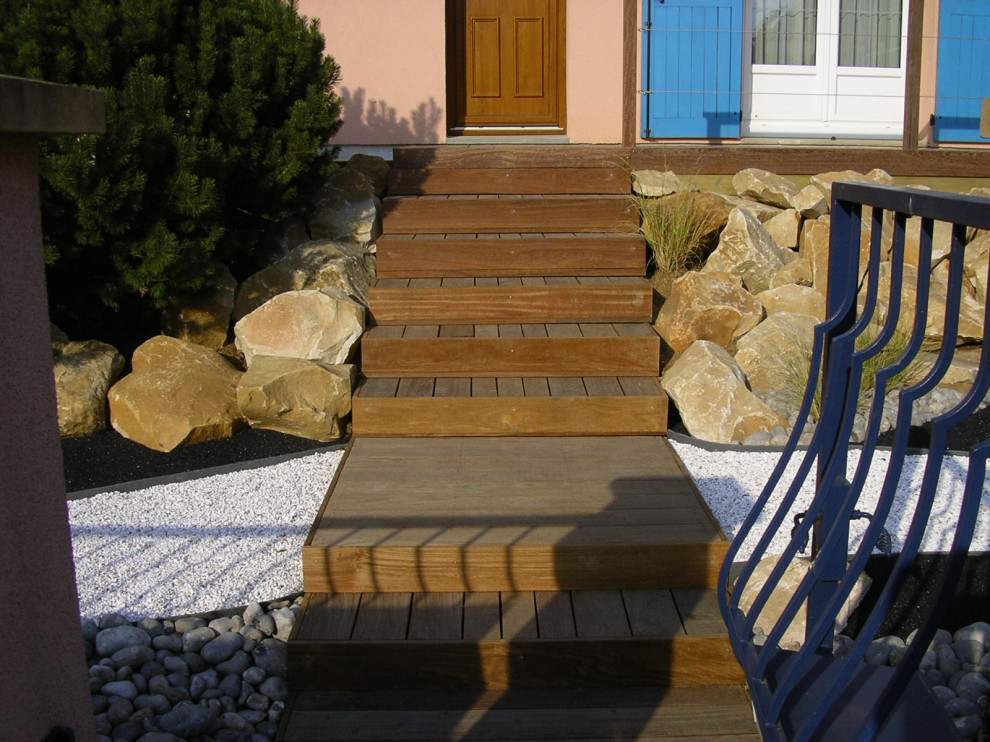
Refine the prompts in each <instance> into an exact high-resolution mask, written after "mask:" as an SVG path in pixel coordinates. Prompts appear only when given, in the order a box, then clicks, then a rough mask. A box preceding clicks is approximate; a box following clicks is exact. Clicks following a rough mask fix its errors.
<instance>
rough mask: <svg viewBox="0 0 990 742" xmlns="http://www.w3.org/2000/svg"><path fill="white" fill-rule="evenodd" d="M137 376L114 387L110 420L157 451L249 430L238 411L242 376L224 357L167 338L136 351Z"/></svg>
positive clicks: (110, 398)
mask: <svg viewBox="0 0 990 742" xmlns="http://www.w3.org/2000/svg"><path fill="white" fill-rule="evenodd" d="M131 366H132V368H133V371H132V373H130V374H128V375H127V376H125V377H124V378H123V379H121V380H120V381H118V382H117V383H116V384H114V385H113V387H112V388H111V389H110V393H109V395H108V397H109V400H110V422H111V424H112V425H113V427H114V429H116V430H117V432H118V433H120V434H121V435H122V436H124V437H125V438H130V439H131V440H133V441H136V442H137V443H140V444H141V445H143V446H147V447H148V448H153V449H155V450H157V451H171V450H173V449H175V448H177V447H178V446H183V445H187V444H190V443H198V442H200V441H205V440H215V439H220V438H229V437H230V436H232V435H233V434H234V433H235V432H236V431H237V430H238V429H240V428H241V427H243V426H244V419H243V418H242V417H241V415H240V412H239V411H238V409H237V394H236V392H237V382H238V380H239V379H240V377H241V372H240V371H238V370H237V369H235V368H234V367H233V366H231V365H230V364H229V363H228V362H227V361H225V360H224V359H223V358H222V357H221V356H220V354H219V353H217V352H216V351H214V350H210V349H209V348H205V347H203V346H202V345H197V344H195V343H189V342H186V341H184V340H179V339H177V338H171V337H167V336H164V335H160V336H158V337H155V338H152V339H151V340H148V341H146V342H145V343H144V344H142V345H141V346H140V347H139V348H138V349H137V350H135V351H134V356H133V358H132V359H131Z"/></svg>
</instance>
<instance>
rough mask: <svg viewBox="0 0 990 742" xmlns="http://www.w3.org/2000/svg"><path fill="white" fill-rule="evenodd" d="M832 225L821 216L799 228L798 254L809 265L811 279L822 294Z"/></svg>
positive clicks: (826, 273)
mask: <svg viewBox="0 0 990 742" xmlns="http://www.w3.org/2000/svg"><path fill="white" fill-rule="evenodd" d="M831 235H832V226H831V223H830V222H829V219H828V217H825V216H823V217H821V218H819V219H815V220H814V221H812V220H809V221H806V222H805V223H804V227H803V228H802V229H801V248H800V255H801V257H802V258H804V259H805V260H807V261H808V264H809V265H810V266H811V280H812V285H813V286H814V287H815V290H817V291H818V292H819V293H821V294H822V296H826V292H827V291H828V256H829V239H830V238H831Z"/></svg>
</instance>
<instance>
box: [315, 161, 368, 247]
mask: <svg viewBox="0 0 990 742" xmlns="http://www.w3.org/2000/svg"><path fill="white" fill-rule="evenodd" d="M308 224H309V235H310V237H311V238H312V239H314V240H321V239H326V240H345V241H347V242H356V243H357V244H359V245H366V244H368V243H369V242H373V241H374V240H376V239H377V238H378V235H380V234H381V233H382V202H381V201H380V200H379V199H378V198H377V197H376V196H375V193H374V188H373V186H372V183H371V181H370V180H369V179H368V177H367V176H366V175H365V174H364V173H362V172H360V171H359V170H357V169H355V168H351V167H342V168H338V169H337V170H335V171H334V172H333V173H332V174H331V175H330V177H329V178H327V181H326V182H325V183H324V184H323V186H322V187H321V188H320V190H319V191H317V193H316V196H315V197H314V199H313V211H312V213H311V214H310V216H309V222H308Z"/></svg>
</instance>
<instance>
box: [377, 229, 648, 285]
mask: <svg viewBox="0 0 990 742" xmlns="http://www.w3.org/2000/svg"><path fill="white" fill-rule="evenodd" d="M645 272H646V243H645V242H644V241H643V240H642V239H640V238H635V237H624V236H617V237H613V238H603V239H602V240H597V239H596V240H594V241H592V240H591V239H590V238H574V239H566V238H545V239H544V238H540V239H527V238H514V239H457V238H452V239H449V240H439V239H425V240H424V239H416V240H413V239H409V238H403V237H399V236H386V237H383V238H382V239H380V240H379V242H378V277H379V278H434V277H436V278H444V277H461V276H469V277H481V276H554V275H557V276H642V275H644V274H645Z"/></svg>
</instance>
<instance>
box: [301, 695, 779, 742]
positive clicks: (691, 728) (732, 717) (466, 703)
mask: <svg viewBox="0 0 990 742" xmlns="http://www.w3.org/2000/svg"><path fill="white" fill-rule="evenodd" d="M293 712H294V715H295V714H298V715H299V716H298V717H295V716H294V719H293V723H292V724H291V725H287V726H286V730H285V731H286V734H285V736H284V739H285V740H286V742H304V741H306V740H314V742H315V741H316V740H355V741H360V740H369V739H373V740H418V741H419V742H427V741H432V740H436V741H438V742H439V741H441V740H493V741H499V740H512V741H513V742H529V741H534V742H535V740H543V741H544V742H548V741H549V740H586V741H587V742H598V741H601V742H604V741H606V740H609V741H613V742H614V740H617V739H622V740H658V741H659V740H663V741H664V742H689V741H692V740H693V741H694V742H700V741H701V740H706V741H708V742H759V739H760V737H759V734H758V733H757V732H756V727H755V723H754V722H753V718H752V709H751V707H750V705H749V701H748V697H747V695H746V693H745V691H744V690H743V689H742V688H741V687H739V686H736V685H724V686H713V687H711V688H710V689H704V688H666V689H661V688H626V689H622V690H611V689H566V690H557V691H547V690H525V691H485V692H480V693H477V692H475V693H470V692H467V693H454V692H443V693H437V692H432V693H431V692H419V693H417V692H411V691H393V692H380V693H365V694H348V693H339V692H338V693H326V692H307V693H301V694H298V696H297V698H296V699H294V706H293ZM376 714H378V715H381V719H379V720H378V723H377V724H376V723H374V716H375V715H376ZM365 722H367V725H365ZM681 732H683V734H682V733H681Z"/></svg>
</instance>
